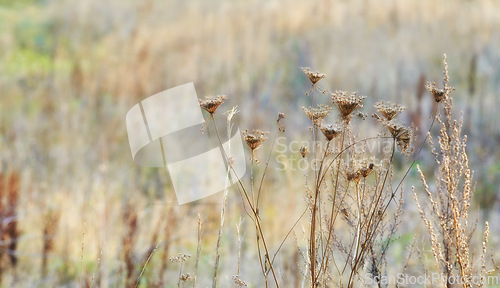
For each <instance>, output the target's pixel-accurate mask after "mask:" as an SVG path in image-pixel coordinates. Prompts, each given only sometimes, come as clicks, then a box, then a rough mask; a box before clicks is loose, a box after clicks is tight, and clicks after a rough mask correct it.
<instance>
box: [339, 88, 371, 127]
mask: <svg viewBox="0 0 500 288" xmlns="http://www.w3.org/2000/svg"><path fill="white" fill-rule="evenodd" d="M365 98H366V97H365V96H358V95H357V93H356V92H353V93H351V94H350V95H348V93H347V92H346V91H335V93H332V102H333V104H335V106H337V108H338V109H339V112H340V115H341V117H342V119H343V120H344V121H346V122H349V120H350V119H351V113H352V112H353V111H354V110H355V109H358V108H363V104H361V103H362V102H363V100H364V99H365Z"/></svg>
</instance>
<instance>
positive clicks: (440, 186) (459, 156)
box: [414, 58, 491, 288]
mask: <svg viewBox="0 0 500 288" xmlns="http://www.w3.org/2000/svg"><path fill="white" fill-rule="evenodd" d="M443 63H444V67H445V69H444V79H443V88H437V87H436V84H435V83H428V84H427V85H426V87H427V89H428V90H429V91H430V92H431V93H432V95H433V96H434V98H435V100H436V102H438V103H442V104H443V107H444V108H443V115H442V116H441V115H440V116H439V117H437V121H438V123H439V126H440V130H439V135H438V137H437V143H435V140H433V138H432V136H431V134H430V133H429V135H428V137H429V139H430V141H429V142H430V147H431V151H432V154H433V155H434V159H435V162H436V164H437V171H436V176H435V185H432V186H430V185H429V184H428V182H427V178H428V177H426V176H424V173H423V172H422V170H421V169H420V167H418V166H417V168H418V172H419V174H420V178H421V180H422V183H423V186H424V190H425V193H424V195H425V196H424V197H425V199H426V200H425V201H423V200H421V199H419V197H418V195H417V193H416V192H415V191H414V197H415V200H416V202H417V206H418V210H419V212H420V215H421V218H422V220H423V221H424V224H425V227H426V228H427V230H428V232H429V238H430V242H431V250H432V255H433V257H434V260H435V269H437V270H438V271H440V272H442V273H443V275H446V279H448V281H447V282H446V283H444V284H445V285H446V287H454V286H453V284H454V283H453V282H452V281H451V279H463V280H462V283H461V285H460V286H461V287H464V288H467V287H482V286H483V284H484V282H482V283H477V281H474V280H473V277H483V279H486V277H487V276H488V275H487V274H488V272H491V271H487V270H486V244H487V243H488V234H489V227H488V222H486V223H485V225H484V235H483V240H482V245H480V246H481V247H478V249H476V250H479V252H477V251H474V249H473V246H474V243H475V240H477V239H474V236H475V234H476V233H474V232H475V230H476V228H477V227H476V226H477V224H478V223H477V222H475V223H471V221H470V219H469V212H470V208H471V207H470V206H471V199H472V196H473V193H474V187H473V181H472V177H473V175H472V171H471V169H470V167H469V160H468V156H467V151H466V146H467V136H464V135H463V134H462V126H463V122H462V120H461V119H460V120H457V119H455V118H453V116H452V107H453V99H452V97H451V93H452V91H453V90H454V89H453V88H452V87H451V86H450V85H449V77H448V69H447V68H448V67H447V64H446V58H445V59H444V61H443ZM473 255H481V256H480V257H479V258H478V257H477V256H476V257H474V256H473ZM477 259H480V261H478V260H477ZM429 269H432V267H430V268H429Z"/></svg>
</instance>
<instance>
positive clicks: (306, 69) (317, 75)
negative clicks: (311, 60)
mask: <svg viewBox="0 0 500 288" xmlns="http://www.w3.org/2000/svg"><path fill="white" fill-rule="evenodd" d="M301 69H302V72H304V74H306V76H307V77H308V78H309V80H311V83H312V84H313V85H314V84H316V83H318V82H319V80H321V79H323V78H325V74H323V73H319V72H313V71H311V68H309V67H302V68H301Z"/></svg>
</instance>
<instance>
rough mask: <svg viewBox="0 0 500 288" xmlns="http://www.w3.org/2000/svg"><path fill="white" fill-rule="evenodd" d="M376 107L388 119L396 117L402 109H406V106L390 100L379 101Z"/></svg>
mask: <svg viewBox="0 0 500 288" xmlns="http://www.w3.org/2000/svg"><path fill="white" fill-rule="evenodd" d="M375 108H377V110H378V112H380V114H382V116H383V117H384V118H385V119H386V120H387V121H391V120H392V119H394V118H396V116H397V115H398V114H399V113H400V112H401V111H403V110H405V108H404V107H402V106H399V105H398V104H391V103H390V102H377V104H375Z"/></svg>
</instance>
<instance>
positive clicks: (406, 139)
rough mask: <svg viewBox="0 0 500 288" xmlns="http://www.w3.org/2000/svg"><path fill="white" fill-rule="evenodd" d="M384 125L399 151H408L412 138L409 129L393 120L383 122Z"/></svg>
mask: <svg viewBox="0 0 500 288" xmlns="http://www.w3.org/2000/svg"><path fill="white" fill-rule="evenodd" d="M384 125H385V126H386V127H387V130H389V133H391V135H392V137H393V138H394V139H396V141H397V143H398V146H399V148H400V149H401V151H403V152H409V148H410V144H411V139H412V133H411V129H410V128H408V127H405V126H402V125H400V124H396V123H393V122H385V123H384Z"/></svg>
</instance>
